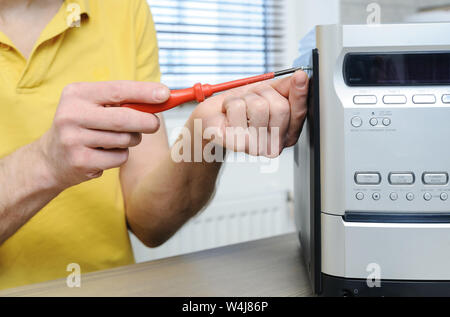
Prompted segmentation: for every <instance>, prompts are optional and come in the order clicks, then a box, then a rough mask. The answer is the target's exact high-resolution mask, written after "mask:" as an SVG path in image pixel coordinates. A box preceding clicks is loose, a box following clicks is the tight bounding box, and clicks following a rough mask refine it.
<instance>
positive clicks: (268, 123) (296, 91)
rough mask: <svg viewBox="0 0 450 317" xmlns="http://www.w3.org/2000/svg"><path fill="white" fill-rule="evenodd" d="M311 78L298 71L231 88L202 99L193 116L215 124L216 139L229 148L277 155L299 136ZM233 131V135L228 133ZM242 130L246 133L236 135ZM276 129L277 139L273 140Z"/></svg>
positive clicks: (270, 155) (295, 141)
mask: <svg viewBox="0 0 450 317" xmlns="http://www.w3.org/2000/svg"><path fill="white" fill-rule="evenodd" d="M308 82H309V81H308V77H307V75H306V73H305V72H303V71H297V72H296V73H295V74H294V75H292V76H290V77H286V78H282V79H279V80H274V81H267V82H263V83H258V84H253V85H249V86H245V87H241V88H237V89H233V90H229V91H227V92H226V93H224V94H222V95H218V96H215V97H213V98H210V99H208V100H206V101H204V102H203V103H201V104H200V105H199V106H198V107H197V108H196V110H195V111H194V113H193V115H192V116H191V119H202V121H203V128H204V129H206V128H216V129H217V130H218V131H217V134H216V135H219V136H220V137H219V138H217V139H215V140H214V141H215V142H216V143H219V144H220V145H222V146H224V147H225V148H227V149H229V150H232V151H238V152H246V153H249V154H251V155H262V156H267V157H276V156H278V155H279V154H280V153H281V152H282V151H283V149H284V148H286V147H289V146H292V145H294V144H295V143H297V140H298V138H299V136H300V132H301V129H302V127H303V123H304V120H305V116H306V113H307V105H306V100H307V94H308ZM227 128H232V129H227ZM233 128H241V129H233ZM275 130H277V131H275ZM230 131H235V132H233V133H234V135H232V136H230V135H229V136H228V137H227V132H228V133H230ZM236 131H237V132H236ZM239 131H241V132H242V131H243V133H244V134H245V137H243V138H241V137H239V136H237V137H235V136H236V135H238V134H239ZM255 131H256V133H255ZM262 132H263V133H262ZM264 133H266V135H265V136H264V135H263V134H264ZM273 133H276V134H274V136H277V140H276V142H271V139H272V136H271V135H272V134H273ZM272 141H273V140H272ZM252 144H253V145H254V146H252ZM273 144H277V146H276V148H272V147H273ZM255 145H256V146H255Z"/></svg>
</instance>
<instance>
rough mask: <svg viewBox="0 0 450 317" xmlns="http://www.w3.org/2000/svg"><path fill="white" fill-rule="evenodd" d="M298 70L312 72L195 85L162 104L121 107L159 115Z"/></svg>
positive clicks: (306, 69)
mask: <svg viewBox="0 0 450 317" xmlns="http://www.w3.org/2000/svg"><path fill="white" fill-rule="evenodd" d="M298 70H303V71H309V70H312V68H311V67H304V66H302V67H296V68H289V69H285V70H281V71H278V72H272V73H267V74H262V75H258V76H253V77H249V78H243V79H238V80H234V81H230V82H226V83H222V84H217V85H209V84H200V83H198V84H195V85H194V86H193V87H191V88H186V89H179V90H172V91H171V92H170V97H169V99H168V100H167V101H166V102H164V103H162V104H123V105H121V106H122V107H127V108H131V109H134V110H138V111H141V112H147V113H159V112H163V111H166V110H169V109H172V108H175V107H177V106H179V105H182V104H184V103H186V102H190V101H197V102H202V101H204V100H205V99H206V98H208V97H210V96H212V95H213V94H215V93H218V92H222V91H225V90H228V89H232V88H236V87H241V86H245V85H249V84H253V83H257V82H261V81H264V80H269V79H273V78H275V77H279V76H284V75H287V74H292V73H294V72H296V71H298Z"/></svg>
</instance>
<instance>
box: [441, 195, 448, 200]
mask: <svg viewBox="0 0 450 317" xmlns="http://www.w3.org/2000/svg"><path fill="white" fill-rule="evenodd" d="M447 199H448V194H447V193H442V194H441V200H442V201H446V200H447Z"/></svg>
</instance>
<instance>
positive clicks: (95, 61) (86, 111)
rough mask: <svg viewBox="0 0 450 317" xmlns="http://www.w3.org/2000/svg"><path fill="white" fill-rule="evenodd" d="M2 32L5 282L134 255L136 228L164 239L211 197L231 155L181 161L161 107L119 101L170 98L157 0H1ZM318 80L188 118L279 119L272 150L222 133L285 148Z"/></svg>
mask: <svg viewBox="0 0 450 317" xmlns="http://www.w3.org/2000/svg"><path fill="white" fill-rule="evenodd" d="M74 14H75V17H76V16H77V15H78V16H79V17H80V18H81V19H78V20H77V19H76V18H75V19H74V16H73V15H74ZM74 21H75V24H71V22H74ZM77 24H79V25H78V26H79V27H77ZM0 31H1V32H0V64H1V65H0V74H1V78H0V79H1V80H2V83H1V85H0V100H1V105H0V129H1V130H0V131H1V134H0V138H1V142H0V288H7V287H13V286H18V285H23V284H28V283H35V282H40V281H44V280H49V279H55V278H59V277H63V276H65V275H66V274H67V272H66V267H67V265H68V264H69V263H78V264H79V265H80V266H81V269H82V271H83V272H89V271H94V270H99V269H106V268H110V267H115V266H120V265H126V264H130V263H133V261H134V259H133V254H132V250H131V247H130V242H129V238H128V231H127V230H128V229H130V230H131V231H132V232H133V233H134V234H135V235H136V236H137V237H138V238H139V239H140V240H141V241H142V242H143V243H145V244H146V245H147V246H150V247H156V246H158V245H160V244H162V243H163V242H165V241H166V240H167V239H169V238H170V237H171V236H172V235H173V234H174V233H175V232H176V231H177V230H178V229H179V228H180V227H181V226H182V225H183V224H184V223H185V222H186V221H187V220H189V219H190V218H191V217H192V216H194V215H195V214H196V213H197V212H198V211H199V210H200V209H201V208H202V206H204V205H205V204H206V202H207V201H208V199H209V198H210V196H211V194H212V193H213V190H214V186H215V182H216V177H217V174H218V171H219V169H220V167H221V163H220V162H212V163H207V162H206V161H205V160H203V161H202V162H196V163H190V162H181V163H176V162H175V161H174V160H172V158H171V152H170V149H169V147H168V143H167V136H166V132H165V128H164V120H163V117H162V115H158V116H155V115H150V114H146V113H141V112H138V111H135V110H132V109H128V108H124V107H118V105H121V104H124V103H147V104H158V103H162V102H164V101H166V100H167V98H168V97H169V90H168V88H167V87H166V86H164V85H162V84H159V83H158V82H159V79H160V72H159V66H158V49H157V43H156V36H155V30H154V25H153V21H152V18H151V14H150V10H149V8H148V6H147V4H146V2H145V0H108V1H105V0H70V1H62V0H39V1H37V0H35V1H33V0H0ZM307 89H308V80H307V76H306V75H305V73H303V72H297V73H296V74H294V75H293V76H291V77H288V78H283V79H280V80H277V81H272V82H265V83H262V84H256V85H251V86H246V87H243V88H239V89H235V90H231V91H228V92H226V93H224V94H221V95H218V96H215V97H213V98H210V99H208V100H206V101H205V102H203V103H201V104H199V105H198V106H197V107H196V108H195V110H194V111H193V113H192V115H191V116H190V118H189V120H188V121H187V122H186V128H187V129H189V131H190V132H191V134H192V135H193V134H194V122H195V120H200V121H201V123H202V127H203V129H204V130H205V129H208V128H216V129H217V130H218V131H219V132H220V131H222V135H223V133H225V131H226V128H227V127H240V128H243V129H246V130H247V129H249V128H263V129H265V130H268V131H271V129H279V140H278V141H279V142H280V146H279V148H277V149H271V150H270V153H268V152H267V147H266V146H260V147H258V148H257V149H256V150H255V149H253V150H251V148H250V146H249V144H250V141H252V138H253V139H257V140H253V141H256V142H260V141H261V139H258V135H254V134H252V135H251V136H249V137H248V138H247V139H246V142H245V144H232V143H231V144H230V143H228V142H226V141H225V139H223V140H220V138H218V139H217V140H216V142H218V141H220V142H221V145H222V146H223V147H224V148H227V149H228V150H231V151H246V152H251V154H254V155H267V156H273V155H277V154H279V153H280V152H281V151H282V149H283V148H284V147H288V146H292V145H293V144H295V143H296V142H297V139H298V136H299V134H300V131H301V127H302V124H303V120H304V117H305V113H306V105H305V100H306V94H307ZM201 132H202V131H200V133H201ZM196 133H199V132H198V131H197V132H196ZM207 142H208V140H204V142H203V143H204V145H205V144H206V143H207ZM266 142H269V140H267V141H266ZM264 145H267V144H264Z"/></svg>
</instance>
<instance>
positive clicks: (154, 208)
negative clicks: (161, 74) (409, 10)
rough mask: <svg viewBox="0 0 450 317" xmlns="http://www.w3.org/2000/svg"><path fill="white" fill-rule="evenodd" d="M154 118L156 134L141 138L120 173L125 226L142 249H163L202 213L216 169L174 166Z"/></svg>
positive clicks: (205, 165)
mask: <svg viewBox="0 0 450 317" xmlns="http://www.w3.org/2000/svg"><path fill="white" fill-rule="evenodd" d="M160 118H161V128H160V130H159V131H158V133H156V134H152V135H145V136H144V137H143V139H142V142H141V144H140V145H139V146H137V147H135V148H133V149H132V150H131V151H130V157H129V159H128V162H127V163H126V164H125V165H123V166H122V168H121V173H120V176H121V183H122V190H123V193H124V198H125V204H126V214H127V221H128V225H129V227H130V229H131V230H132V231H133V233H134V234H135V235H136V236H137V237H138V238H139V239H140V240H141V241H142V242H143V243H144V244H145V245H147V246H148V247H156V246H159V245H161V244H162V243H164V242H165V241H166V240H168V239H169V238H170V237H171V236H172V235H173V234H174V233H175V232H176V231H177V230H178V229H179V228H180V227H181V226H182V225H183V224H184V223H186V222H187V221H188V220H189V219H190V218H191V217H193V216H194V215H195V214H196V213H197V212H198V211H199V210H201V209H202V207H203V206H204V205H205V204H206V203H207V202H208V200H209V199H210V197H211V195H212V194H213V192H214V189H215V182H216V179H217V175H218V173H219V170H220V167H221V163H220V162H215V163H206V162H204V161H203V162H198V163H195V162H192V163H190V162H180V163H176V162H175V161H174V160H173V159H172V157H171V151H170V150H169V146H168V142H167V135H166V130H165V126H164V120H163V119H162V116H160ZM190 125H191V124H190V123H189V122H188V123H187V128H188V130H189V131H190V133H191V135H192V136H193V126H190Z"/></svg>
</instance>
